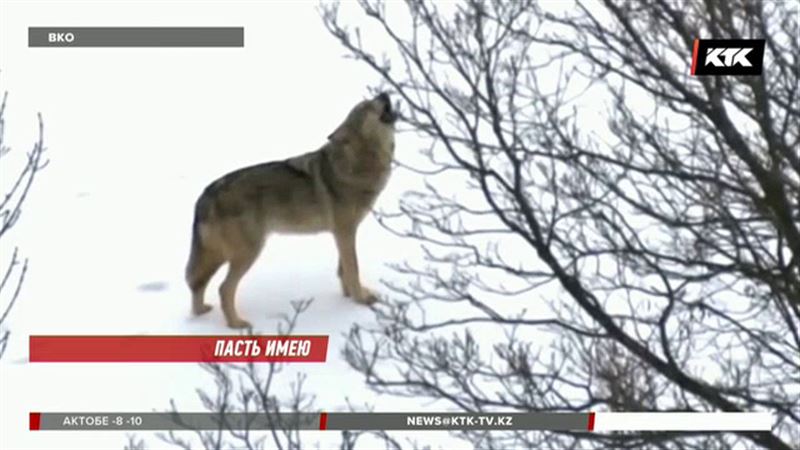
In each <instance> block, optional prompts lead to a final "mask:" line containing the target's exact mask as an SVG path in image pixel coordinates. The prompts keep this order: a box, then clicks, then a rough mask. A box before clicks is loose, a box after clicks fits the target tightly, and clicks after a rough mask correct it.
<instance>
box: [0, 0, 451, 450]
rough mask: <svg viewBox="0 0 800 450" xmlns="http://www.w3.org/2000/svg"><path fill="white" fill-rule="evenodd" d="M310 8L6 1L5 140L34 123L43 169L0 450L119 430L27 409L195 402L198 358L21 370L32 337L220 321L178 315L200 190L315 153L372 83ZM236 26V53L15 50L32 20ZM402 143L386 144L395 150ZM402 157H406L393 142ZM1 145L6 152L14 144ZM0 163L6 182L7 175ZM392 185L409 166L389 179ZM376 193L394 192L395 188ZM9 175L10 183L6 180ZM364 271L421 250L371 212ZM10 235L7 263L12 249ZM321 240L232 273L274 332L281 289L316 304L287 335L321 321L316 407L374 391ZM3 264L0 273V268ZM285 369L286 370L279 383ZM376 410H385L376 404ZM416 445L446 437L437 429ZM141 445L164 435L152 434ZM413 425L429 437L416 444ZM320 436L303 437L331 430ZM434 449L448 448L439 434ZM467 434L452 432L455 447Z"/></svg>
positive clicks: (408, 405) (95, 439)
mask: <svg viewBox="0 0 800 450" xmlns="http://www.w3.org/2000/svg"><path fill="white" fill-rule="evenodd" d="M315 6H316V5H315V4H314V3H313V2H297V3H291V4H290V3H288V2H285V3H278V2H243V1H242V2H202V3H191V4H190V3H188V2H176V1H173V2H152V3H150V2H139V3H134V2H28V1H26V2H16V1H14V2H9V1H4V2H3V4H2V6H0V10H1V11H0V25H1V26H0V29H2V32H1V33H2V34H0V81H2V90H8V92H9V99H8V106H7V117H8V118H7V134H6V138H7V140H8V142H9V143H10V144H11V146H12V148H13V149H14V153H15V154H16V156H15V157H21V156H23V155H24V153H23V152H25V151H27V150H28V149H29V148H30V146H31V145H32V143H33V142H34V140H35V137H36V112H38V111H41V113H42V115H43V118H44V122H45V143H46V146H47V148H48V152H47V156H48V157H49V159H50V165H49V166H48V167H47V169H46V170H45V171H43V172H42V173H41V174H40V178H39V179H38V180H37V181H36V183H35V185H34V188H33V191H32V193H31V195H30V197H29V199H28V202H27V203H26V204H25V210H24V213H23V216H22V219H21V220H20V222H19V223H18V225H17V227H16V229H14V230H13V232H12V233H10V237H9V239H10V241H11V242H13V244H14V245H17V246H19V247H20V251H21V253H22V255H23V256H24V257H27V258H29V260H30V270H29V272H28V277H27V279H26V282H25V285H24V290H23V292H22V296H21V298H20V301H19V302H18V304H17V306H16V308H15V309H14V310H13V313H12V315H11V318H10V322H9V325H10V329H11V330H12V337H11V340H10V343H9V346H8V349H7V351H6V354H5V357H4V358H3V360H2V361H0V448H2V449H44V448H61V449H69V448H75V449H78V448H80V449H108V448H122V446H123V445H124V443H125V442H126V439H125V436H126V435H127V434H128V432H92V433H75V432H53V431H40V432H29V431H28V413H29V412H32V411H39V412H48V411H50V412H58V411H65V412H66V411H86V412H94V411H109V412H111V411H120V412H136V411H142V412H148V411H153V410H165V409H167V408H168V407H169V399H170V398H175V399H176V401H177V402H178V405H179V406H180V407H181V409H182V410H184V411H201V410H202V408H201V405H200V402H199V401H198V400H197V397H196V393H195V389H196V388H198V387H210V386H212V385H213V384H212V379H211V378H210V377H209V376H208V375H207V374H206V373H205V372H204V371H202V369H201V368H199V367H198V366H197V365H195V364H43V363H38V364H31V363H29V362H28V356H27V353H28V350H27V343H28V339H27V338H28V336H29V335H34V334H137V335H139V334H228V333H231V332H232V331H231V330H230V329H228V328H226V327H225V325H224V321H223V318H222V314H221V311H220V309H219V305H218V300H217V293H216V286H218V284H219V282H220V278H221V276H222V275H223V272H222V271H221V272H220V273H218V274H217V276H216V277H215V278H214V279H213V280H212V282H211V285H210V288H209V292H208V296H209V302H210V303H211V304H213V305H214V310H213V311H212V312H211V313H209V314H207V315H205V316H202V317H192V316H191V315H190V314H189V310H190V298H189V293H188V289H187V288H186V286H185V284H184V281H183V269H184V266H185V263H186V258H187V255H188V247H189V239H190V224H191V220H192V209H193V203H194V200H195V199H196V197H197V195H198V194H199V193H200V191H201V190H202V189H203V187H204V186H205V185H206V184H207V183H208V182H210V181H212V180H213V179H214V178H216V177H217V176H219V175H221V174H223V173H225V172H227V171H229V170H232V169H235V168H238V167H242V166H244V165H247V164H252V163H257V162H261V161H267V160H272V159H279V158H285V157H288V156H292V155H295V154H300V153H303V152H306V151H309V150H313V149H315V148H317V147H318V146H319V145H320V144H321V143H322V142H324V139H325V136H327V134H328V133H329V132H330V131H331V130H332V129H333V127H335V126H336V125H337V124H338V122H339V121H340V120H341V118H342V117H343V116H344V114H345V113H346V112H347V110H348V109H349V108H350V107H351V106H352V104H354V103H355V102H356V101H358V100H360V99H362V98H364V97H365V96H366V95H368V92H367V89H366V88H367V86H370V85H375V84H376V81H377V80H376V78H375V77H374V75H373V74H372V73H370V72H369V71H368V69H366V68H364V67H362V66H361V65H359V64H358V63H355V62H353V61H351V60H345V59H343V58H342V55H343V54H344V51H343V50H342V49H341V47H339V45H338V44H337V43H336V42H335V40H334V39H333V38H332V37H330V36H329V35H328V34H327V32H326V30H325V29H324V27H323V25H322V23H321V19H320V18H319V16H318V13H317V11H316V9H315ZM73 24H74V25H81V26H115V25H117V26H134V25H137V26H141V25H163V26H167V25H169V26H200V25H202V26H208V25H214V26H244V27H245V30H246V31H245V43H246V46H245V48H243V49H99V48H96V49H88V48H27V30H26V28H27V27H28V26H43V25H53V26H59V25H60V26H66V25H73ZM402 139H403V138H402V137H398V149H402V148H404V147H403V145H402ZM400 151H401V150H400ZM12 155H13V154H12ZM6 170H7V168H3V175H2V178H4V179H5V178H7V174H6ZM400 179H401V180H402V176H401V177H400ZM393 182H394V180H393V181H392V182H390V186H389V188H388V192H387V193H386V194H385V195H384V196H383V197H382V198H381V199H380V200H379V204H380V203H383V202H391V201H392V198H396V196H397V194H398V193H399V192H401V191H402V190H403V186H402V185H397V184H392V183H393ZM2 186H3V187H5V184H3V185H2ZM359 241H360V243H361V244H360V250H361V251H360V259H361V265H362V276H363V278H364V279H365V282H366V283H365V284H367V285H368V286H372V287H379V280H380V279H381V278H382V277H386V276H389V275H390V271H389V269H388V268H387V267H386V266H385V263H386V262H389V258H388V256H391V258H392V259H391V260H393V261H399V260H402V259H403V258H404V257H405V256H407V255H409V254H411V252H413V251H414V249H413V247H412V246H409V245H408V244H407V243H405V242H399V241H398V240H397V239H396V238H392V237H391V236H390V235H389V233H387V232H386V231H385V230H383V229H381V228H380V227H379V226H378V225H377V223H376V222H375V221H374V219H372V218H369V219H368V220H367V221H366V222H365V223H364V225H363V228H362V229H361V231H360V235H359ZM9 250H10V246H9V245H8V241H6V238H4V244H3V247H2V255H1V256H2V262H3V264H5V260H6V259H7V258H9V257H10V252H9ZM336 257H337V256H336V251H335V246H334V244H333V239H332V237H330V236H328V235H316V236H303V237H294V236H278V237H275V238H273V239H271V240H270V241H269V243H268V244H267V247H266V249H265V252H264V253H263V254H262V257H261V258H260V260H259V261H258V262H257V263H256V264H255V266H254V267H253V269H252V270H251V271H250V272H249V274H248V275H247V276H246V277H245V278H244V280H243V282H242V284H241V286H240V290H239V299H238V306H239V308H240V313H241V314H242V316H243V317H245V318H246V319H248V320H250V321H251V322H252V323H253V324H254V326H255V328H256V331H259V332H262V333H267V334H269V333H273V332H274V330H275V326H276V324H277V322H278V318H279V317H280V315H281V314H285V313H289V312H290V311H291V306H290V301H291V300H295V299H302V298H308V297H313V298H314V299H315V300H314V302H313V304H312V306H311V308H310V309H309V310H308V311H307V312H306V313H305V314H304V315H303V316H302V317H301V319H300V323H299V326H298V329H297V333H314V334H328V335H329V336H330V347H329V353H328V361H327V362H326V363H324V364H306V365H302V366H296V367H293V369H299V370H303V371H305V372H306V373H307V374H308V385H307V386H308V390H309V392H313V393H315V394H316V395H317V402H316V405H317V406H318V407H319V408H321V409H325V410H327V411H336V410H341V409H343V408H344V405H345V398H346V397H347V398H349V399H350V401H351V402H353V404H363V403H364V402H367V403H371V404H373V405H375V406H376V409H377V410H383V411H399V410H402V409H405V410H413V409H415V406H416V405H419V402H417V401H415V400H409V399H404V400H402V401H401V400H397V399H386V398H382V399H378V398H377V397H376V396H375V395H373V394H372V393H371V392H370V391H368V390H367V389H366V388H365V387H364V386H363V383H362V378H361V376H360V375H358V374H357V373H355V372H354V371H352V370H351V369H350V368H349V367H348V366H347V364H346V363H345V361H344V360H343V357H342V356H341V354H340V350H341V348H342V346H343V344H344V337H343V335H342V333H343V332H345V331H347V330H348V329H349V328H350V327H351V326H352V324H354V323H369V322H370V321H372V320H373V318H372V314H371V312H370V311H369V310H368V309H367V308H365V307H363V306H361V305H358V304H356V303H354V302H352V301H350V300H348V299H345V298H343V297H342V296H341V294H340V292H339V283H338V280H337V279H336V275H335V269H336ZM3 267H4V266H3ZM289 379H291V375H287V381H288V380H289ZM379 400H380V401H381V402H382V403H378V401H379ZM415 434H416V437H417V439H420V440H421V441H422V442H424V443H428V444H433V445H438V444H437V442H443V443H447V442H449V444H447V447H448V448H453V445H454V442H453V441H452V440H450V439H448V438H447V434H446V433H444V432H441V433H440V432H426V433H425V434H424V435H420V434H419V433H415ZM140 436H141V437H144V438H146V439H147V440H148V443H149V448H164V447H165V445H163V444H161V443H160V442H159V441H158V440H156V439H155V438H153V437H152V435H150V434H148V433H140ZM423 436H424V437H423ZM336 437H337V436H336V434H335V432H333V433H327V434H326V433H309V435H308V436H306V442H307V443H309V444H311V443H314V442H316V441H317V440H321V441H322V442H323V445H324V443H325V442H326V440H329V439H331V438H334V439H335V438H336ZM442 445H445V444H442ZM462 445H464V444H463V443H462Z"/></svg>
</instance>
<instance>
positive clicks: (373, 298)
mask: <svg viewBox="0 0 800 450" xmlns="http://www.w3.org/2000/svg"><path fill="white" fill-rule="evenodd" d="M356 301H358V303H363V304H365V305H371V304H373V303H375V302H377V301H378V296H377V295H376V294H375V293H374V292H372V291H371V290H369V289H367V288H365V287H362V288H361V295H360V296H358V298H356Z"/></svg>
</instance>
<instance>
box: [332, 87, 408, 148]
mask: <svg viewBox="0 0 800 450" xmlns="http://www.w3.org/2000/svg"><path fill="white" fill-rule="evenodd" d="M396 121H397V113H396V112H395V110H394V107H393V106H392V101H391V99H390V98H389V94H387V93H385V92H383V93H381V94H378V95H377V96H375V97H374V98H372V99H369V100H364V101H362V102H360V103H358V104H357V105H356V106H355V107H353V109H352V110H350V113H349V114H348V115H347V118H346V119H345V120H344V122H343V123H342V124H341V125H339V127H338V128H336V130H335V131H334V132H333V133H331V134H330V135H329V136H328V140H330V141H332V142H341V143H343V142H347V141H360V142H361V143H368V142H375V143H379V142H388V141H391V137H392V136H393V135H394V123H395V122H396Z"/></svg>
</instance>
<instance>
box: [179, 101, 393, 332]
mask: <svg viewBox="0 0 800 450" xmlns="http://www.w3.org/2000/svg"><path fill="white" fill-rule="evenodd" d="M396 120H397V114H396V111H395V109H394V108H393V105H392V103H391V99H390V97H389V95H388V94H387V93H381V94H379V95H377V96H375V97H374V98H370V99H367V100H364V101H361V102H359V103H358V104H357V105H355V107H353V108H352V110H351V111H350V112H349V114H348V115H347V117H346V118H345V119H344V122H342V124H341V125H339V127H337V128H336V129H335V130H334V131H333V133H331V134H330V135H329V136H328V139H327V142H326V143H325V144H324V145H322V147H320V148H319V149H317V150H315V151H312V152H309V153H305V154H302V155H299V156H295V157H292V158H289V159H285V160H282V161H272V162H266V163H262V164H257V165H254V166H249V167H245V168H242V169H239V170H236V171H233V172H230V173H228V174H226V175H224V176H222V177H220V178H219V179H217V180H215V181H214V182H212V183H211V184H209V185H208V186H207V187H206V188H205V190H204V191H203V192H202V194H201V195H200V197H199V198H198V199H197V202H196V204H195V209H194V222H193V226H192V241H191V251H190V255H189V262H188V263H187V265H186V282H187V284H188V285H189V289H190V290H191V293H192V312H193V313H194V314H196V315H200V314H204V313H207V312H208V311H210V310H211V306H210V305H208V304H206V303H205V300H204V295H205V290H206V287H207V285H208V282H209V280H210V279H211V277H212V276H213V275H214V274H215V273H216V272H217V270H218V269H219V268H220V267H221V266H222V265H223V264H225V263H228V273H227V275H226V277H225V279H224V281H223V282H222V284H221V285H220V287H219V295H220V299H221V304H222V312H223V314H224V315H225V320H226V322H227V324H228V326H229V327H231V328H250V327H251V325H250V323H249V322H248V321H246V320H244V319H242V318H241V317H240V316H239V314H238V313H237V311H236V305H235V299H236V289H237V287H238V285H239V282H240V281H241V279H242V277H243V276H244V275H245V273H247V271H248V270H249V269H250V267H251V266H252V265H253V263H254V262H255V260H256V259H257V258H258V256H259V254H260V253H261V250H262V249H263V248H264V244H265V242H266V240H267V237H268V236H269V235H271V234H276V233H277V234H281V233H289V234H310V233H321V232H331V233H332V234H333V236H334V239H335V241H336V248H337V250H338V253H339V264H338V270H337V275H338V277H339V280H340V283H341V288H342V292H343V294H344V295H345V296H346V297H350V298H353V299H354V300H355V301H357V302H361V303H365V304H370V303H373V302H375V301H376V300H377V297H376V295H375V294H374V293H373V292H372V291H371V290H369V289H368V288H366V287H365V286H363V285H362V284H361V280H360V277H359V267H358V256H357V253H356V231H357V230H358V226H359V224H360V223H361V221H362V220H363V219H364V217H365V216H366V215H367V213H368V212H369V211H370V210H371V209H372V206H373V204H374V203H375V201H376V199H377V198H378V195H379V194H380V193H381V191H382V190H383V189H384V187H385V186H386V183H387V181H388V179H389V175H390V173H391V166H392V160H393V155H394V135H395V128H394V125H395V122H396Z"/></svg>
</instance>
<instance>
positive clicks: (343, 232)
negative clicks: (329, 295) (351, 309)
mask: <svg viewBox="0 0 800 450" xmlns="http://www.w3.org/2000/svg"><path fill="white" fill-rule="evenodd" d="M334 237H335V239H336V248H337V249H338V250H339V276H340V278H341V281H342V290H343V291H344V293H345V295H349V296H352V297H353V299H355V301H357V302H359V303H364V304H371V303H375V301H377V300H378V298H377V297H376V296H375V294H373V293H372V292H371V291H370V290H369V289H367V288H366V287H364V286H362V285H361V278H360V276H359V273H358V255H357V254H356V227H355V226H342V227H337V229H336V230H335V231H334Z"/></svg>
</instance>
